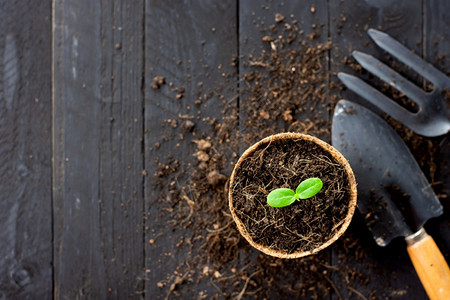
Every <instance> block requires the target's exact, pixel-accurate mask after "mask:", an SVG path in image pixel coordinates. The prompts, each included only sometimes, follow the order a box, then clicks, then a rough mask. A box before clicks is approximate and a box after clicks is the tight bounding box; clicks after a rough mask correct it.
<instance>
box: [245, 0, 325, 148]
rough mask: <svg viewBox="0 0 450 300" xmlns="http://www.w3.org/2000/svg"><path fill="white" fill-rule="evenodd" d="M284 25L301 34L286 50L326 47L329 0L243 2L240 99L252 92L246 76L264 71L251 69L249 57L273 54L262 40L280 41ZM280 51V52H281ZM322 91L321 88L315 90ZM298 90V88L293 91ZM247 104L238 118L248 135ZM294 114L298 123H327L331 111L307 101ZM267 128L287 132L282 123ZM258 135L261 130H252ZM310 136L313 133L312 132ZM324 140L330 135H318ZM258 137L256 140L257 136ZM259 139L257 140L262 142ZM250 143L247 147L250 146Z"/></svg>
mask: <svg viewBox="0 0 450 300" xmlns="http://www.w3.org/2000/svg"><path fill="white" fill-rule="evenodd" d="M276 14H280V15H281V16H283V17H284V18H285V21H284V22H279V23H277V22H276V21H275V16H276ZM284 23H287V24H290V25H294V24H295V25H296V26H298V28H299V31H302V32H303V33H302V34H299V33H296V35H297V38H296V40H295V42H292V43H291V44H289V45H286V46H285V49H292V50H297V51H299V50H300V48H301V46H300V44H301V42H306V43H307V44H309V45H311V46H317V45H318V44H326V43H327V41H328V14H327V1H324V0H320V1H313V0H308V1H282V2H276V1H266V0H261V1H240V3H239V55H240V57H241V58H242V59H241V60H240V62H239V74H240V86H241V99H243V98H245V97H248V96H249V93H248V92H246V91H245V89H246V83H245V82H244V81H243V76H244V74H249V73H250V72H252V71H254V70H255V69H257V70H258V71H263V70H262V68H255V67H254V66H250V65H249V64H248V61H249V60H251V59H249V57H251V56H253V55H254V56H255V57H253V58H257V57H258V56H259V55H261V53H262V52H263V51H265V52H267V53H273V52H271V51H272V50H271V45H270V43H267V42H264V41H262V38H263V37H264V36H272V37H273V38H277V35H278V34H279V35H281V34H282V31H283V25H284ZM270 26H274V27H275V28H277V29H276V30H278V31H277V32H272V31H271V30H270ZM311 34H315V35H316V36H317V37H316V38H314V39H313V40H311V39H310V38H309V37H308V36H310V35H311ZM279 50H281V49H278V50H277V51H279ZM320 63H321V64H322V65H323V66H324V67H323V72H324V73H325V74H327V73H328V57H326V56H325V57H324V58H323V59H322V60H321V62H320ZM326 85H327V86H326V88H325V89H324V92H325V93H327V94H328V81H327V82H326ZM316 88H317V89H319V87H316ZM293 89H295V87H294V88H293ZM246 105H247V103H246V102H245V101H244V100H241V101H240V103H239V107H240V110H239V113H240V116H239V119H240V131H242V132H245V130H246V128H245V126H243V124H244V123H245V122H244V120H246V119H248V117H249V116H248V109H247V106H246ZM292 110H293V112H292V113H293V115H294V116H295V119H296V120H300V121H302V122H304V121H306V120H307V119H309V120H321V121H325V122H326V121H327V120H328V119H329V112H328V108H327V107H326V106H322V105H317V103H313V101H310V102H307V103H306V104H305V105H303V106H302V105H297V106H296V107H294V108H293V109H292ZM285 123H286V122H285ZM268 127H273V128H276V129H275V130H276V131H277V132H283V131H286V128H284V127H286V125H285V124H282V120H280V122H278V124H270V125H268ZM263 129H264V128H261V136H260V137H259V139H262V138H264V137H265V136H263V134H264V130H263ZM253 130H255V132H257V131H258V130H257V129H255V128H253ZM310 134H314V133H312V132H310ZM319 137H320V138H321V139H323V140H325V141H330V137H331V136H330V135H328V136H327V135H323V136H322V135H321V136H319ZM255 138H256V137H255ZM259 139H258V140H259ZM256 142H257V140H253V141H251V142H250V144H253V143H256ZM250 144H248V142H247V144H246V145H245V146H249V145H250ZM244 150H245V149H240V152H241V153H242V152H244Z"/></svg>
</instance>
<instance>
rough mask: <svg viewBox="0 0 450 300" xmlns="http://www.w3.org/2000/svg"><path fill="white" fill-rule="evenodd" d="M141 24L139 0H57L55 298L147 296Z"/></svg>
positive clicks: (54, 94)
mask: <svg viewBox="0 0 450 300" xmlns="http://www.w3.org/2000/svg"><path fill="white" fill-rule="evenodd" d="M80 20H83V21H82V22H80ZM142 22H143V3H141V2H138V1H135V2H130V1H99V2H93V1H81V2H80V1H64V0H61V1H55V3H54V28H55V31H54V46H53V53H54V60H53V68H54V74H53V82H54V87H53V97H54V103H53V116H54V117H53V129H54V131H53V143H54V148H53V151H54V166H53V178H54V181H53V193H54V194H53V196H54V268H55V291H54V295H55V297H56V298H57V299H59V298H80V297H81V298H82V297H87V298H97V299H105V298H119V299H124V298H130V297H137V296H138V295H137V294H141V293H143V255H144V253H143V216H142V210H143V201H142V199H143V173H142V172H143V157H142V135H143V125H142V124H143V123H142V122H143V120H142V118H143V115H142V110H143V93H142V70H143V52H142V41H143V39H142V35H143V32H142V30H143V23H142Z"/></svg>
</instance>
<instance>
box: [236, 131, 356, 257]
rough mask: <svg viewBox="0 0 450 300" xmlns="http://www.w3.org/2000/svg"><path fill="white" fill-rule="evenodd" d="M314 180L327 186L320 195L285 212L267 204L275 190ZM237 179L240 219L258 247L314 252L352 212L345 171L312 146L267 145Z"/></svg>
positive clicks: (249, 160) (300, 141)
mask: <svg viewBox="0 0 450 300" xmlns="http://www.w3.org/2000/svg"><path fill="white" fill-rule="evenodd" d="M310 177H319V178H321V179H322V181H323V188H322V190H321V191H320V192H319V193H318V194H317V195H316V196H314V197H312V198H309V199H303V200H299V201H295V202H294V203H293V204H292V205H290V206H287V207H283V208H274V207H271V206H269V205H268V204H267V200H266V197H267V195H268V194H269V193H270V192H271V191H272V190H274V189H276V188H282V187H283V188H290V189H293V190H295V189H296V187H297V186H298V184H299V183H300V182H301V181H303V180H305V179H308V178H310ZM235 178H236V181H235V184H234V185H233V204H234V207H235V211H236V214H237V216H238V217H239V218H240V219H241V221H242V222H243V224H244V226H245V228H246V230H247V232H248V233H249V235H250V236H251V237H252V239H253V240H254V241H255V242H256V243H258V244H262V245H265V246H268V247H270V248H271V249H274V250H280V251H283V252H286V253H293V252H297V251H310V250H313V249H314V248H316V247H318V246H320V245H322V244H323V243H325V242H326V241H328V240H329V239H330V238H331V237H332V236H333V235H334V234H335V233H336V232H337V231H338V230H339V229H340V227H341V225H342V224H343V223H344V219H345V216H346V215H347V212H348V203H349V201H350V190H349V183H348V178H347V175H346V173H345V170H344V168H343V166H342V165H341V164H339V163H338V162H337V161H336V159H335V158H333V157H332V156H331V154H329V153H328V152H327V151H325V150H324V149H323V148H322V147H321V146H319V145H317V144H315V143H314V142H312V141H307V140H303V139H298V140H284V141H283V140H282V141H279V140H277V141H272V142H271V143H263V144H261V145H260V146H259V147H258V148H257V150H256V151H254V152H253V153H252V154H251V155H250V156H249V157H248V158H247V159H246V160H245V161H244V162H243V163H242V164H241V166H240V168H238V170H237V172H236V177H235Z"/></svg>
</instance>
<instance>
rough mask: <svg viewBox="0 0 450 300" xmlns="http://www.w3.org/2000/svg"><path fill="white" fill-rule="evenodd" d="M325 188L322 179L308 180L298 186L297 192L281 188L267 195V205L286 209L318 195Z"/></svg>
mask: <svg viewBox="0 0 450 300" xmlns="http://www.w3.org/2000/svg"><path fill="white" fill-rule="evenodd" d="M322 186H323V182H322V180H320V178H308V179H306V180H304V181H302V182H300V184H299V185H298V187H297V189H296V190H295V192H294V191H293V190H291V189H287V188H280V189H276V190H273V191H271V192H270V193H269V195H267V204H269V205H270V206H272V207H284V206H288V205H291V204H292V203H294V201H295V200H300V199H307V198H311V197H312V196H314V195H316V194H317V193H318V192H319V191H320V190H321V189H322Z"/></svg>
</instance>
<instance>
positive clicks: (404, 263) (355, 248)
mask: <svg viewBox="0 0 450 300" xmlns="http://www.w3.org/2000/svg"><path fill="white" fill-rule="evenodd" d="M329 5H330V6H329V12H330V36H331V40H332V42H333V48H332V51H331V72H332V81H333V82H336V83H337V84H339V81H338V79H337V78H336V77H335V75H336V73H337V72H340V71H343V72H347V73H350V74H356V75H357V76H359V77H361V78H363V79H364V80H366V81H367V82H369V83H370V84H372V85H374V86H376V87H378V88H380V87H381V82H380V81H379V80H378V79H376V78H374V76H372V75H370V74H368V72H366V71H364V70H363V71H355V70H354V69H352V68H351V66H350V63H354V62H355V61H354V60H353V59H352V58H351V53H352V51H353V50H360V51H363V52H365V53H368V54H371V55H374V56H375V57H377V58H378V59H380V60H381V61H385V62H387V64H388V65H391V66H393V67H394V69H397V70H400V72H402V74H404V75H405V76H406V77H407V78H410V79H411V80H413V81H414V82H420V80H419V78H418V77H417V75H416V74H414V73H413V72H411V70H408V69H407V68H405V67H404V66H400V65H399V64H398V63H396V62H395V61H394V62H393V61H392V60H391V59H389V56H388V55H387V54H386V53H385V52H384V51H383V50H381V49H380V48H378V47H377V46H376V45H375V44H374V43H373V41H372V40H371V39H370V37H369V36H368V34H367V29H369V28H375V29H380V30H382V31H384V32H386V33H388V34H390V35H391V36H392V37H394V38H395V39H397V40H399V41H400V42H401V43H403V44H405V45H406V46H407V47H408V48H410V49H412V50H413V51H415V52H416V53H417V54H419V55H421V54H422V42H423V39H424V37H423V33H422V26H423V19H422V1H420V0H416V1H407V2H406V1H358V2H353V1H347V0H344V1H341V0H332V1H330V3H329ZM342 95H343V97H344V98H345V99H348V100H351V101H354V102H357V103H360V104H363V105H365V106H368V107H370V108H372V109H373V110H375V111H377V109H376V108H374V107H373V106H372V105H368V103H367V102H366V101H365V100H364V99H362V98H360V97H358V96H357V95H356V94H354V93H352V92H350V91H347V90H344V91H343V92H342ZM357 180H358V179H357ZM349 229H350V230H349V232H348V234H349V236H350V235H351V236H352V238H353V239H354V238H356V239H358V240H359V241H360V242H359V245H348V244H347V243H348V240H346V239H345V236H344V238H342V239H341V241H340V242H339V243H337V245H336V247H335V248H334V252H333V265H336V266H338V267H340V268H342V269H343V270H345V271H346V272H348V278H350V280H349V279H347V280H342V279H341V277H340V276H337V275H335V276H333V280H334V282H335V284H336V286H337V287H338V289H339V290H340V291H341V294H342V297H343V298H345V299H346V298H358V297H360V296H361V295H362V296H364V297H366V298H369V297H371V296H374V297H377V298H378V297H398V298H402V297H406V298H408V299H424V298H425V297H426V294H425V291H424V290H423V288H422V286H421V283H420V281H419V279H418V277H417V275H416V274H415V271H414V268H413V266H412V264H411V263H410V261H409V258H408V256H407V254H406V246H405V245H404V242H403V241H402V240H401V239H398V240H394V241H393V242H392V243H391V244H390V245H388V246H387V247H385V248H382V247H378V246H377V245H376V244H375V242H374V241H373V238H372V235H371V233H370V232H369V231H368V230H367V228H366V227H365V222H364V219H363V216H361V215H360V214H358V213H356V214H355V217H354V220H353V222H352V224H351V226H350V228H349ZM349 247H350V248H349ZM344 253H345V254H344ZM352 256H354V259H353V260H351V259H350V257H352ZM346 257H347V258H346ZM384 287H385V288H384ZM355 291H356V292H355ZM335 298H336V297H335Z"/></svg>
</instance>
